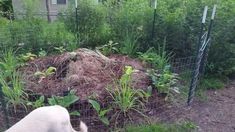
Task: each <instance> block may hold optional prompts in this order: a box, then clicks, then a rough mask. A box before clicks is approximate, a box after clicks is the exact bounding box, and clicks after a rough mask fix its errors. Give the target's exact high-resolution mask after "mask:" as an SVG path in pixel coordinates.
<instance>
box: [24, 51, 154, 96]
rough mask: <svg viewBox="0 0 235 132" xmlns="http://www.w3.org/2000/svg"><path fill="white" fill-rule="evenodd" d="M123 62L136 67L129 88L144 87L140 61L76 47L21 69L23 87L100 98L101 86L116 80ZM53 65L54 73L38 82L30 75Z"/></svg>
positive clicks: (103, 91)
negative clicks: (72, 50)
mask: <svg viewBox="0 0 235 132" xmlns="http://www.w3.org/2000/svg"><path fill="white" fill-rule="evenodd" d="M126 65H130V66H132V67H134V68H135V69H136V72H135V73H134V74H133V87H135V88H141V89H143V88H147V86H148V85H149V84H150V81H149V77H148V76H147V75H146V73H145V72H144V70H143V69H144V66H143V64H142V63H141V62H140V61H139V60H136V59H131V58H129V57H127V56H121V55H113V56H111V57H105V56H103V55H102V54H100V53H99V52H95V51H92V50H88V49H78V50H77V51H75V52H72V53H64V54H62V55H57V56H49V57H44V58H38V59H35V60H34V61H31V62H29V63H28V64H27V65H26V66H24V67H23V68H21V69H20V70H21V72H22V73H23V78H24V81H25V82H26V83H25V84H26V88H27V89H28V90H30V91H32V92H34V93H37V94H43V95H58V94H62V93H63V92H66V91H68V90H71V89H74V90H76V91H77V95H78V96H79V97H80V99H81V100H85V99H86V98H87V97H89V96H91V95H92V96H96V97H97V98H99V99H100V98H102V97H103V94H104V93H105V88H106V87H107V86H108V85H109V84H112V83H113V81H114V80H116V79H119V78H120V77H121V75H122V74H123V69H124V67H125V66H126ZM51 66H52V67H55V68H56V69H57V70H56V73H55V74H53V75H51V76H48V77H46V78H44V79H43V80H42V81H39V80H40V79H39V78H38V77H36V76H35V75H34V73H35V72H37V71H45V70H46V69H47V68H48V67H51Z"/></svg>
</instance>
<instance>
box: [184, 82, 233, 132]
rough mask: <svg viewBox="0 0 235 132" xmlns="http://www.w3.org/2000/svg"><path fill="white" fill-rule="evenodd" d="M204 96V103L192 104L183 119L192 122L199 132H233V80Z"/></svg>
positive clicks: (196, 102) (196, 101)
mask: <svg viewBox="0 0 235 132" xmlns="http://www.w3.org/2000/svg"><path fill="white" fill-rule="evenodd" d="M206 95H207V100H206V101H198V100H195V101H194V102H193V104H192V106H191V108H189V109H188V110H186V112H185V113H186V114H185V115H184V119H189V120H191V121H193V122H194V123H195V124H196V125H197V126H198V127H199V128H198V131H199V132H235V80H232V81H231V82H230V83H229V84H228V85H227V86H226V87H225V88H223V89H220V90H209V91H207V93H206Z"/></svg>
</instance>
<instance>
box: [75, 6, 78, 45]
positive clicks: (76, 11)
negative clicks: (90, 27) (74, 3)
mask: <svg viewBox="0 0 235 132" xmlns="http://www.w3.org/2000/svg"><path fill="white" fill-rule="evenodd" d="M75 13H76V17H75V18H76V40H77V45H78V44H79V38H78V37H79V31H78V9H77V7H76V8H75Z"/></svg>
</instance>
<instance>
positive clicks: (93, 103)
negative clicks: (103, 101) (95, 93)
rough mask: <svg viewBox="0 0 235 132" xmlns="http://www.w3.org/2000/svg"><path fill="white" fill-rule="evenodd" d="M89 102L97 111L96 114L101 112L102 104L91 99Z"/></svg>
mask: <svg viewBox="0 0 235 132" xmlns="http://www.w3.org/2000/svg"><path fill="white" fill-rule="evenodd" d="M88 102H89V103H91V105H92V106H93V108H94V109H95V110H96V112H97V113H99V111H100V104H99V103H98V102H97V101H95V100H91V99H89V100H88Z"/></svg>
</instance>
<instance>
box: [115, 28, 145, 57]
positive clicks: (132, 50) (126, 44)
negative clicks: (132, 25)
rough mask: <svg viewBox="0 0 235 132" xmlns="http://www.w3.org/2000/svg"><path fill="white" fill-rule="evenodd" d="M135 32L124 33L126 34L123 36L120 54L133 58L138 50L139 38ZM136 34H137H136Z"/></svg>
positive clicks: (138, 34) (139, 34)
mask: <svg viewBox="0 0 235 132" xmlns="http://www.w3.org/2000/svg"><path fill="white" fill-rule="evenodd" d="M136 30H137V31H128V30H127V31H126V33H125V34H124V36H123V41H122V42H121V45H120V52H121V53H122V54H125V55H129V56H132V57H133V56H135V55H136V53H137V51H138V49H139V42H138V40H139V39H140V38H141V35H142V34H141V33H138V32H139V30H138V28H137V29H136ZM136 32H137V33H136Z"/></svg>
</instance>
